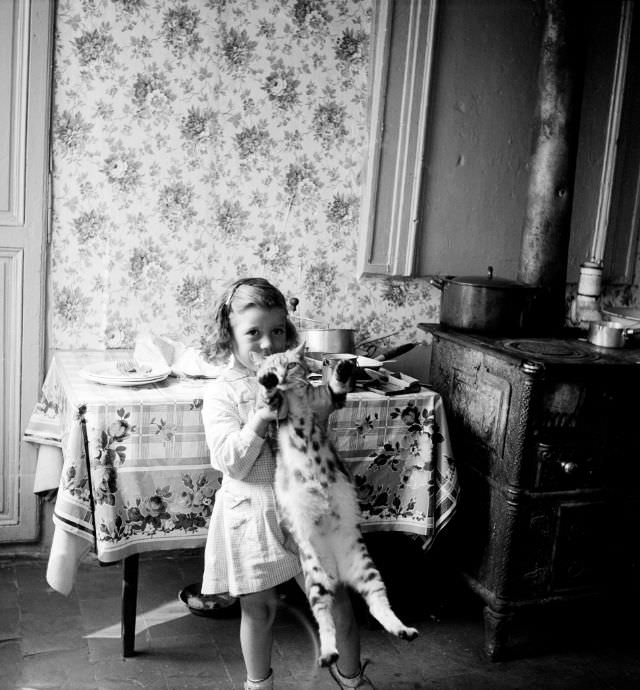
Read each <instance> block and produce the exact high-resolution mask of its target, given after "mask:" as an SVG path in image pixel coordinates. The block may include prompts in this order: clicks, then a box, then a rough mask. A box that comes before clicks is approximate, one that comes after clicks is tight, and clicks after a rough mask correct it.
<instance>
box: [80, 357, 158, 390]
mask: <svg viewBox="0 0 640 690" xmlns="http://www.w3.org/2000/svg"><path fill="white" fill-rule="evenodd" d="M78 373H79V374H80V376H82V378H84V379H87V381H93V383H102V384H103V385H105V386H145V385H147V384H149V383H158V382H160V381H164V380H165V379H166V378H167V376H169V374H170V373H171V368H170V367H167V366H161V365H158V364H153V363H151V362H138V361H136V360H133V359H120V360H114V361H111V362H97V363H96V364H91V365H89V366H87V367H84V369H81V370H80V371H79V372H78Z"/></svg>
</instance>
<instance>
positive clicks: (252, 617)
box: [240, 589, 278, 680]
mask: <svg viewBox="0 0 640 690" xmlns="http://www.w3.org/2000/svg"><path fill="white" fill-rule="evenodd" d="M277 603H278V602H277V598H276V593H275V589H266V590H264V591H262V592H256V593H254V594H245V595H243V596H241V597H240V610H241V613H242V615H241V618H240V646H241V648H242V656H243V657H244V663H245V666H246V667H247V678H251V679H252V680H261V679H262V678H266V677H267V676H268V675H269V672H270V670H271V648H272V645H273V622H274V620H275V617H276V608H277Z"/></svg>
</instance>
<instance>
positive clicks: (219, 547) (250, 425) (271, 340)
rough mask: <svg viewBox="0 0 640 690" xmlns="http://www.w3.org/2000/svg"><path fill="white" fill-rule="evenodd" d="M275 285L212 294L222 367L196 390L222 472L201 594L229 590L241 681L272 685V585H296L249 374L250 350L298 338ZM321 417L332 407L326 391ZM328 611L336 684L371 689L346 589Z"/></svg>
mask: <svg viewBox="0 0 640 690" xmlns="http://www.w3.org/2000/svg"><path fill="white" fill-rule="evenodd" d="M297 341H298V335H297V333H296V329H295V327H294V325H293V323H292V322H291V321H290V319H289V318H288V316H287V305H286V301H285V299H284V297H283V295H282V293H281V292H280V291H279V290H278V289H276V288H275V287H274V286H273V285H271V284H270V283H269V282H268V281H266V280H264V279H262V278H246V279H243V280H238V281H236V282H235V283H233V284H232V285H231V286H230V287H229V288H228V289H227V290H226V291H225V292H224V293H223V294H222V296H221V298H220V301H219V303H218V306H217V309H216V311H215V314H214V320H213V324H212V325H211V326H210V328H209V332H208V334H207V336H206V337H205V338H204V339H203V345H204V351H205V354H206V355H207V356H208V358H209V359H212V360H220V359H221V358H228V367H227V369H226V370H225V373H224V374H223V375H222V376H220V377H219V378H217V379H215V380H214V381H212V382H211V383H210V384H209V386H208V387H207V392H206V393H205V397H204V403H203V410H202V418H203V422H204V428H205V434H206V438H207V443H208V445H209V450H210V453H211V464H212V465H213V467H214V468H216V469H218V470H220V471H221V472H222V473H223V479H222V485H221V487H220V489H219V490H218V493H217V494H216V500H215V504H214V509H213V514H212V516H211V523H210V526H209V533H208V537H207V545H206V548H205V562H204V574H203V579H202V589H201V591H202V594H203V595H207V594H219V593H222V592H229V593H230V594H231V595H233V596H237V597H239V598H240V611H241V619H240V645H241V648H242V656H243V658H244V662H245V666H246V670H247V680H246V682H245V686H244V687H245V690H263V689H271V688H273V687H274V686H273V671H272V669H271V647H272V641H273V634H272V627H273V622H274V619H275V615H276V608H277V597H276V590H275V588H276V586H277V585H279V584H281V583H283V582H286V581H287V580H289V579H291V578H294V577H295V578H296V580H297V582H298V584H299V585H300V586H301V587H304V584H303V578H302V574H301V568H300V562H299V559H298V554H297V552H296V550H295V546H293V545H292V544H291V543H290V540H289V541H287V539H286V537H285V535H284V534H283V532H282V529H281V527H280V524H279V522H278V516H277V510H276V503H275V494H274V488H273V482H274V477H275V465H276V460H275V452H276V448H275V433H274V428H273V427H274V422H275V421H276V419H277V418H284V417H285V416H286V410H284V409H282V405H281V408H280V409H279V410H275V411H274V410H272V408H271V407H270V406H269V405H268V404H267V401H266V400H265V399H264V397H263V393H262V389H261V387H260V386H259V384H258V382H257V380H256V377H255V370H256V364H255V357H256V356H258V357H260V356H267V355H269V354H272V353H275V352H283V351H284V350H286V349H288V348H290V347H292V346H294V345H296V344H297ZM325 403H326V405H325V407H324V409H318V410H316V414H318V416H319V418H320V419H326V417H328V415H329V413H330V412H331V401H330V397H329V394H328V393H327V396H326V400H325ZM334 615H335V619H336V628H337V634H338V651H339V652H340V658H339V659H338V664H339V669H338V667H337V665H336V664H334V665H333V666H332V667H331V668H330V669H329V670H330V672H331V675H332V677H333V678H334V679H335V680H336V682H337V683H338V685H339V686H340V687H341V688H356V687H358V688H372V687H373V686H372V685H371V683H370V682H369V681H368V679H367V678H366V677H365V675H364V672H363V671H364V669H363V667H361V664H360V637H359V631H358V626H357V622H356V620H355V618H354V615H353V610H352V608H351V602H350V599H349V596H348V593H347V591H346V590H345V589H344V588H340V590H339V592H338V593H337V594H336V603H335V610H334Z"/></svg>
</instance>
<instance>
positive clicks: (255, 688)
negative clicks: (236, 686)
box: [244, 670, 273, 690]
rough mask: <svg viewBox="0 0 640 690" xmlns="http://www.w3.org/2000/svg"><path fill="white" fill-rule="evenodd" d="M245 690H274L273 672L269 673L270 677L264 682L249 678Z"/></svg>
mask: <svg viewBox="0 0 640 690" xmlns="http://www.w3.org/2000/svg"><path fill="white" fill-rule="evenodd" d="M244 690H273V670H271V671H269V675H268V676H267V677H266V678H263V679H262V680H250V679H249V678H247V680H245V682H244Z"/></svg>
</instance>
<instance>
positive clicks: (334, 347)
mask: <svg viewBox="0 0 640 690" xmlns="http://www.w3.org/2000/svg"><path fill="white" fill-rule="evenodd" d="M354 334H355V331H354V330H353V328H301V329H300V330H299V331H298V337H299V338H300V342H301V343H302V342H304V343H306V346H307V350H308V351H309V352H319V353H329V354H334V353H335V354H337V353H341V352H342V353H345V354H355V350H356V347H355V341H354Z"/></svg>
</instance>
